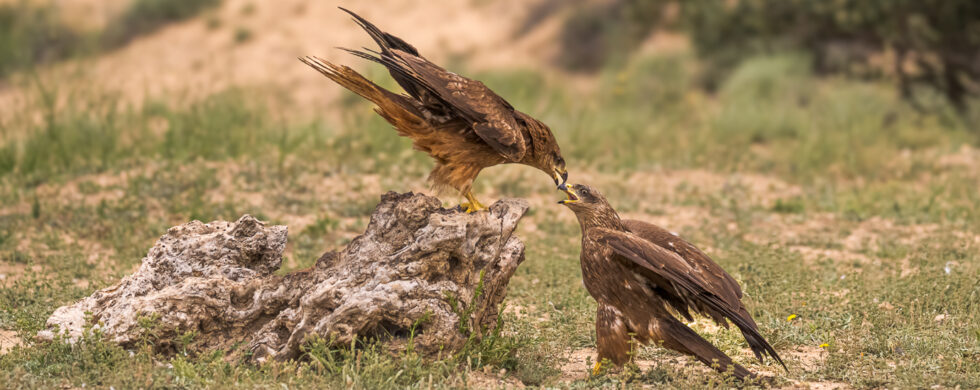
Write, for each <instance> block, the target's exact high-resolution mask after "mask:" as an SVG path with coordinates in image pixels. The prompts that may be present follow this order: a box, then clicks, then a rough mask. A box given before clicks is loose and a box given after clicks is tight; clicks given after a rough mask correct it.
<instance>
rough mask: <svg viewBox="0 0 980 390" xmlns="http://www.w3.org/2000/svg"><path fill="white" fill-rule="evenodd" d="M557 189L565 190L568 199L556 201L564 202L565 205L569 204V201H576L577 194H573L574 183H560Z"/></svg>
mask: <svg viewBox="0 0 980 390" xmlns="http://www.w3.org/2000/svg"><path fill="white" fill-rule="evenodd" d="M558 189H559V190H562V191H563V192H565V195H567V196H568V199H563V200H559V201H558V204H565V205H567V204H570V203H575V202H578V195H576V194H575V185H574V184H565V183H561V185H559V186H558Z"/></svg>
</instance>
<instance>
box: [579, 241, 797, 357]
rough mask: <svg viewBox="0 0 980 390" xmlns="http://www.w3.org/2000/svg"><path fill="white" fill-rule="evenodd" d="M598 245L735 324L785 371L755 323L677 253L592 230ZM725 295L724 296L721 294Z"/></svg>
mask: <svg viewBox="0 0 980 390" xmlns="http://www.w3.org/2000/svg"><path fill="white" fill-rule="evenodd" d="M591 230H592V231H591V232H590V234H593V235H594V236H593V237H594V238H595V239H596V241H598V242H599V243H601V244H604V245H607V246H608V247H609V248H611V249H612V250H613V251H614V252H615V253H616V254H618V255H620V256H621V257H623V258H625V259H626V260H627V261H629V262H630V263H632V264H634V265H636V266H638V267H640V268H641V269H643V270H645V271H647V272H649V273H651V274H652V275H651V276H654V277H653V278H650V279H651V281H654V280H665V281H666V282H667V283H669V286H659V287H661V288H663V289H664V290H666V291H669V292H672V293H673V295H675V296H677V297H679V298H680V299H682V300H684V301H685V302H687V304H688V306H689V307H692V308H701V307H705V308H708V309H710V311H709V312H707V313H705V312H704V311H702V310H699V312H702V313H703V314H706V315H709V316H710V315H712V314H714V313H711V312H715V313H717V314H720V315H722V316H724V317H725V318H727V319H728V320H730V321H732V323H734V324H735V326H738V328H739V329H740V330H741V331H742V333H743V335H745V336H746V341H748V342H749V345H750V346H751V347H752V349H753V351H755V352H756V356H757V357H759V359H760V360H762V354H768V355H769V356H770V357H772V358H773V359H774V360H776V361H777V362H779V363H780V364H782V365H783V367H784V368H785V367H786V365H785V364H784V363H783V361H782V359H780V357H779V355H778V354H777V353H776V350H775V349H774V348H773V347H772V346H771V345H769V343H768V342H767V341H766V340H765V338H763V337H762V335H761V334H759V331H758V329H757V328H756V325H755V321H753V320H752V318H751V317H749V316H748V313H747V312H745V311H744V310H740V305H738V306H733V305H731V304H730V303H729V302H727V300H726V299H724V298H723V297H722V296H721V294H719V292H716V291H714V289H713V288H712V285H711V284H710V283H708V282H707V280H706V279H705V278H704V276H703V275H702V273H701V272H698V270H697V269H696V268H695V267H694V266H692V265H691V264H689V263H688V262H687V261H685V260H684V259H683V258H681V257H680V256H678V255H677V254H676V253H674V252H671V251H669V250H667V249H664V248H662V247H660V246H657V245H654V244H653V243H651V242H649V241H647V240H645V239H643V238H641V237H639V236H637V235H635V234H633V233H628V232H621V231H616V230H611V229H605V228H596V229H591ZM722 294H723V293H722Z"/></svg>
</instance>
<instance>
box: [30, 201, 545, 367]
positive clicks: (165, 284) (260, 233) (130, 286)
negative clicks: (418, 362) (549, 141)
mask: <svg viewBox="0 0 980 390" xmlns="http://www.w3.org/2000/svg"><path fill="white" fill-rule="evenodd" d="M526 211H527V204H526V202H524V201H521V200H514V199H508V200H501V201H498V202H497V203H495V204H494V205H492V206H490V208H489V210H488V211H482V212H477V213H473V214H465V213H461V212H458V211H455V210H450V209H443V208H441V207H440V202H439V200H438V199H436V198H433V197H428V196H425V195H421V194H412V193H407V194H396V193H391V192H390V193H387V194H385V195H383V196H382V197H381V203H380V204H379V205H378V206H377V208H376V209H375V211H374V213H373V214H372V216H371V221H370V223H369V225H368V227H367V230H366V231H365V232H364V234H362V235H361V236H359V237H357V238H355V239H354V240H353V241H352V242H351V243H350V244H349V245H348V246H347V247H346V248H345V249H343V250H342V251H339V252H328V253H326V254H324V255H323V256H321V257H320V259H319V260H317V262H316V264H315V265H314V266H313V267H312V268H310V269H308V270H304V271H299V272H295V273H292V274H289V275H284V276H279V275H275V274H274V272H275V271H276V270H277V269H278V268H279V265H280V263H281V261H282V258H281V256H282V252H283V250H284V249H285V246H286V227H285V226H265V224H263V223H262V222H259V221H258V220H256V219H255V218H253V217H251V216H248V215H245V216H243V217H241V218H240V219H239V220H238V221H236V222H234V223H230V222H224V221H216V222H211V223H208V224H203V223H201V222H198V221H194V222H191V223H187V224H184V225H181V226H176V227H173V228H170V230H168V231H167V234H165V235H164V236H163V237H161V238H160V240H159V241H157V243H156V245H154V246H153V248H152V249H150V251H149V253H148V254H147V256H146V257H145V258H144V259H143V263H142V265H141V266H140V268H139V270H138V271H137V272H136V273H135V274H133V275H130V276H127V277H126V278H124V279H123V280H122V281H121V282H119V283H118V284H117V285H115V286H112V287H108V288H105V289H102V290H99V291H97V292H95V293H94V294H92V296H90V297H87V298H85V299H82V300H81V301H79V302H77V303H75V304H73V305H71V306H64V307H61V308H58V309H57V310H56V311H55V312H54V314H52V315H51V317H50V318H49V319H48V326H49V330H47V331H43V332H40V333H39V334H38V337H39V338H42V339H45V338H46V339H54V338H55V335H56V334H58V333H59V332H63V333H64V334H65V335H66V336H68V338H69V339H71V340H73V339H76V338H77V337H79V336H81V335H82V334H83V332H84V329H85V326H86V322H87V321H88V322H89V325H93V324H94V326H95V327H98V328H99V329H100V330H101V331H102V333H103V334H104V335H105V336H106V337H107V338H108V339H109V340H112V341H114V342H117V343H119V344H122V345H124V346H129V345H133V344H135V343H137V342H139V341H141V340H142V341H146V340H150V341H151V342H152V343H153V344H154V345H155V347H156V348H157V350H158V351H161V352H167V351H172V350H174V349H175V347H176V346H177V345H178V344H177V343H178V340H179V338H180V336H181V335H187V334H189V332H196V335H195V336H194V337H193V341H192V342H191V344H190V345H189V346H183V347H184V348H189V349H191V350H204V349H213V348H225V349H228V348H231V347H232V346H233V345H244V346H246V348H242V349H239V350H238V352H241V351H251V352H252V357H253V359H255V360H257V361H263V360H265V359H268V358H275V359H287V358H292V357H295V356H297V354H298V352H299V351H300V346H301V345H302V343H303V342H304V341H305V340H307V339H308V337H310V336H311V335H319V336H322V337H323V338H324V339H326V340H330V342H332V343H334V344H336V345H349V344H350V342H351V340H352V338H354V337H358V338H364V337H377V338H383V339H385V338H395V339H398V338H403V337H405V336H407V334H408V332H409V329H410V328H411V327H412V326H413V325H417V328H416V329H415V338H414V342H415V347H416V348H418V349H420V350H422V351H424V352H436V351H439V350H440V349H445V350H449V351H452V350H454V349H456V348H458V347H460V346H461V345H462V344H463V342H464V341H465V340H466V338H467V337H468V335H467V334H464V332H463V331H461V328H466V326H461V318H460V317H461V315H464V314H469V318H468V320H467V321H466V324H468V325H469V328H470V329H483V330H487V329H492V328H493V327H494V326H495V325H496V316H497V310H498V305H499V304H500V302H501V301H502V300H503V298H504V294H505V290H506V287H507V282H508V281H509V280H510V277H511V275H513V273H514V270H515V269H516V268H517V266H518V264H520V263H521V262H522V261H523V260H524V244H523V242H521V240H520V239H518V238H517V237H514V236H512V233H513V231H514V228H515V227H516V226H517V222H518V220H519V219H520V218H521V217H522V216H523V215H524V213H525V212H526ZM478 286H482V287H478ZM477 290H481V291H482V292H481V293H480V294H474V293H475V292H476V291H477ZM474 295H476V296H475V297H474ZM454 305H455V309H454ZM86 313H89V314H86ZM89 315H90V317H88V318H87V316H89ZM423 319H424V320H423ZM185 339H186V338H185ZM243 342H244V344H242V343H243Z"/></svg>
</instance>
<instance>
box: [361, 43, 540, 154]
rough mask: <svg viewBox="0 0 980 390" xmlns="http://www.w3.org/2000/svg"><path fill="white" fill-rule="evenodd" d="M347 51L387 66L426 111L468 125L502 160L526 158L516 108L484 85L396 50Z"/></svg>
mask: <svg viewBox="0 0 980 390" xmlns="http://www.w3.org/2000/svg"><path fill="white" fill-rule="evenodd" d="M348 51H349V52H350V53H352V54H354V55H356V56H358V57H361V58H366V59H369V60H371V61H374V62H377V63H380V64H382V65H384V66H385V67H386V68H388V71H389V72H391V73H392V75H397V76H395V77H396V79H400V80H404V82H406V83H409V84H411V87H410V88H405V90H406V91H407V92H409V93H410V94H412V95H413V96H414V97H415V98H417V99H419V101H420V102H422V104H423V106H425V108H426V109H429V110H432V111H434V112H435V113H437V114H440V115H446V114H448V115H452V116H455V117H459V118H461V119H463V120H465V121H466V122H468V123H469V124H470V127H471V128H472V129H473V131H474V133H476V135H477V136H479V137H480V139H482V140H483V141H484V142H486V143H487V144H488V145H490V147H492V148H493V149H494V150H495V151H497V153H500V154H501V155H502V156H503V157H505V158H507V159H508V160H510V161H515V162H516V161H520V160H521V159H522V158H523V157H524V153H525V152H526V151H527V147H526V146H525V143H524V135H523V132H522V131H521V128H520V127H518V124H517V120H516V119H515V117H514V107H512V106H511V105H510V104H509V103H507V101H505V100H504V99H503V98H501V97H500V96H497V94H495V93H493V91H491V90H490V88H487V86H486V85H484V84H483V83H481V82H479V81H476V80H471V79H468V78H465V77H463V76H460V75H457V74H455V73H452V72H449V71H447V70H445V69H443V68H442V67H440V66H438V65H436V64H433V63H431V62H429V61H427V60H426V59H424V58H421V57H418V56H415V55H412V54H410V53H407V52H404V51H401V50H397V49H391V50H389V53H390V54H386V53H378V52H372V53H368V52H363V51H357V50H348ZM401 82H402V81H399V83H401ZM412 91H415V92H414V93H413V92H412Z"/></svg>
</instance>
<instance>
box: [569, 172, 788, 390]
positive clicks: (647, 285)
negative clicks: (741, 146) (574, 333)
mask: <svg viewBox="0 0 980 390" xmlns="http://www.w3.org/2000/svg"><path fill="white" fill-rule="evenodd" d="M559 189H561V190H563V191H564V192H565V194H566V195H567V196H568V199H565V200H562V201H559V202H558V203H560V204H563V205H565V206H567V207H568V208H569V209H571V210H572V211H573V212H574V213H575V216H576V217H577V218H578V222H579V225H580V226H581V228H582V254H581V257H580V260H581V263H582V278H583V279H584V282H585V288H586V289H587V290H588V291H589V294H590V295H592V297H593V298H595V300H596V303H598V311H597V313H596V336H597V338H598V340H597V346H598V350H599V351H598V352H599V356H598V359H596V360H597V363H596V366H595V367H594V370H596V371H598V370H599V368H600V366H601V362H602V361H603V360H604V359H608V360H609V361H611V362H612V363H614V364H616V365H623V364H625V363H626V362H628V361H629V359H630V357H631V345H632V344H633V343H632V342H631V340H632V339H635V340H636V341H637V342H640V343H644V344H646V343H651V342H653V343H659V344H662V345H663V346H664V347H667V348H670V349H673V350H675V351H678V352H681V353H685V354H688V355H693V356H694V357H696V358H697V359H698V360H700V361H701V362H703V363H705V364H707V365H709V366H712V367H715V368H716V369H717V370H718V371H720V372H726V371H727V370H728V369H729V367H730V366H731V369H732V372H733V373H734V375H735V376H736V377H738V378H739V379H743V378H745V377H747V376H752V374H751V373H750V372H749V371H748V370H746V369H745V368H744V367H742V366H741V365H738V364H736V363H733V362H732V359H731V358H729V357H728V356H727V355H725V354H724V353H723V352H721V351H720V350H718V348H715V347H714V346H713V345H711V344H710V343H709V342H708V341H706V340H705V339H703V338H701V336H699V335H698V334H697V333H695V332H694V331H693V330H691V328H688V327H687V326H686V325H684V323H682V322H681V321H679V320H678V319H677V318H676V317H675V316H674V315H673V314H671V312H670V311H669V310H668V309H673V310H674V311H675V312H677V313H679V315H681V316H683V317H684V318H685V319H687V320H688V321H691V320H693V319H692V317H691V311H694V312H696V313H699V314H701V315H704V316H707V317H710V318H711V319H713V320H714V321H715V322H717V323H718V325H721V326H724V327H725V328H728V321H731V322H732V323H734V324H735V326H737V327H738V328H739V330H741V331H742V335H743V336H744V337H745V341H746V342H748V344H749V347H750V348H752V351H753V352H754V353H755V356H756V357H757V358H758V359H759V360H760V361H762V360H763V357H764V356H765V355H769V356H771V357H772V358H773V359H775V360H776V361H777V362H779V364H782V365H783V368H785V367H786V365H785V364H783V361H782V359H780V358H779V355H778V354H776V350H775V349H773V348H772V346H771V345H769V343H768V342H767V341H766V339H765V338H763V337H762V335H761V334H759V328H758V326H756V324H755V321H754V320H752V316H751V315H749V312H748V311H747V310H745V305H744V304H743V303H742V301H741V298H742V289H741V288H740V287H739V285H738V283H737V282H735V279H733V278H732V277H731V275H729V274H728V273H726V272H725V271H724V270H723V269H721V267H720V266H718V264H715V262H714V261H712V260H711V258H709V257H708V255H706V254H704V252H701V250H699V249H698V248H696V247H695V246H694V245H692V244H691V243H690V242H687V240H684V239H683V238H681V237H679V236H678V235H677V234H675V233H671V232H668V231H667V230H664V229H663V228H660V227H659V226H656V225H653V224H649V223H646V222H642V221H636V220H629V219H621V218H620V217H619V215H618V214H617V213H616V210H614V209H613V208H612V206H610V205H609V202H608V201H606V198H605V197H603V196H602V194H600V193H599V191H596V190H595V189H594V188H592V187H590V186H587V185H581V184H568V185H562V186H559Z"/></svg>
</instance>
